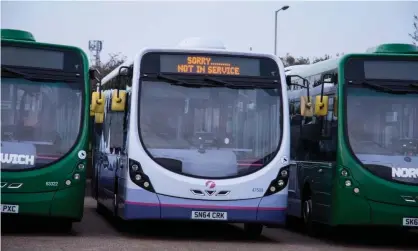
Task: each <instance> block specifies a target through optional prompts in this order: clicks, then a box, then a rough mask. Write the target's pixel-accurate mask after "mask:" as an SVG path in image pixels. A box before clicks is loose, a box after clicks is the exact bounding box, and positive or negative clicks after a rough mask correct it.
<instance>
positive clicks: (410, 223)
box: [402, 218, 418, 227]
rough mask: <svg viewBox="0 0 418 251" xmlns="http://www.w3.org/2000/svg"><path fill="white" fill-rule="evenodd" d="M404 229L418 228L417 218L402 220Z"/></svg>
mask: <svg viewBox="0 0 418 251" xmlns="http://www.w3.org/2000/svg"><path fill="white" fill-rule="evenodd" d="M402 225H404V226H406V227H418V218H403V224H402Z"/></svg>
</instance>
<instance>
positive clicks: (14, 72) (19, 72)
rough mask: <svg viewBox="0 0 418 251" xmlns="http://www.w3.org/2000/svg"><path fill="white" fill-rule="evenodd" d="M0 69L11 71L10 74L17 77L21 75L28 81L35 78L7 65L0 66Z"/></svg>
mask: <svg viewBox="0 0 418 251" xmlns="http://www.w3.org/2000/svg"><path fill="white" fill-rule="evenodd" d="M1 71H5V72H7V73H11V74H13V75H15V76H17V77H21V78H23V79H26V80H29V81H34V80H35V79H34V78H33V77H31V76H29V75H28V74H25V73H23V72H21V71H17V70H13V69H10V68H8V67H4V66H2V67H1Z"/></svg>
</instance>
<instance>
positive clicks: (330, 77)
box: [322, 73, 335, 84]
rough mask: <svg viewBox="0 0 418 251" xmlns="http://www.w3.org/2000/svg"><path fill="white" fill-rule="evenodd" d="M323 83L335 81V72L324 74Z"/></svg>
mask: <svg viewBox="0 0 418 251" xmlns="http://www.w3.org/2000/svg"><path fill="white" fill-rule="evenodd" d="M322 83H324V84H330V83H335V74H330V73H327V74H324V75H323V76H322Z"/></svg>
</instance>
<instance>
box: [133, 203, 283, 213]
mask: <svg viewBox="0 0 418 251" xmlns="http://www.w3.org/2000/svg"><path fill="white" fill-rule="evenodd" d="M214 202H215V201H214ZM125 203H126V204H130V205H140V206H149V207H158V206H161V207H178V208H196V209H225V210H267V211H284V210H286V208H284V207H245V206H217V205H191V204H162V203H161V204H160V203H146V202H137V201H125Z"/></svg>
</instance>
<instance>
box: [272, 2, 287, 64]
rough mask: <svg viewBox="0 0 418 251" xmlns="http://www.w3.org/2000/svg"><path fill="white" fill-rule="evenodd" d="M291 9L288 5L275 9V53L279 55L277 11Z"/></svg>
mask: <svg viewBox="0 0 418 251" xmlns="http://www.w3.org/2000/svg"><path fill="white" fill-rule="evenodd" d="M287 9H289V6H288V5H285V6H283V7H281V8H280V9H278V10H276V11H275V13H274V14H275V15H274V55H276V56H277V13H279V11H281V10H287Z"/></svg>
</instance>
